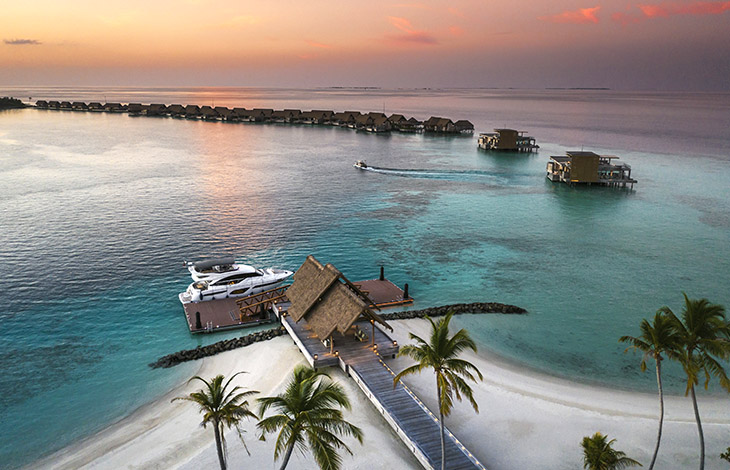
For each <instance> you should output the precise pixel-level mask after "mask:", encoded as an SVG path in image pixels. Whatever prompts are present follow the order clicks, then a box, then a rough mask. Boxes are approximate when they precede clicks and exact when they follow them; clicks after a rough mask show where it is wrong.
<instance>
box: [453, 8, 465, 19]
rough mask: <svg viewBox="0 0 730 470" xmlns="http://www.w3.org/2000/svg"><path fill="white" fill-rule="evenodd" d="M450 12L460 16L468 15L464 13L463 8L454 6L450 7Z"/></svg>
mask: <svg viewBox="0 0 730 470" xmlns="http://www.w3.org/2000/svg"><path fill="white" fill-rule="evenodd" d="M449 13H451V14H452V15H454V16H458V17H459V18H466V16H465V15H464V13H462V11H461V10H458V9H456V8H454V7H449Z"/></svg>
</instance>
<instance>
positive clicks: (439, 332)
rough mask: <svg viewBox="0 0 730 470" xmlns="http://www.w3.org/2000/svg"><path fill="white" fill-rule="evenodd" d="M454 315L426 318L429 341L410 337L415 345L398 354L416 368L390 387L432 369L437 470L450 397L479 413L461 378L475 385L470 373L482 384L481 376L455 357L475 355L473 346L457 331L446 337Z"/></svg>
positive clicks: (443, 448) (443, 457) (443, 452)
mask: <svg viewBox="0 0 730 470" xmlns="http://www.w3.org/2000/svg"><path fill="white" fill-rule="evenodd" d="M453 314H454V312H449V313H448V314H447V315H446V316H445V317H443V318H441V319H440V320H439V321H438V323H434V321H433V320H432V319H431V318H430V317H428V316H426V319H427V320H428V321H429V322H430V323H431V337H430V338H429V341H425V340H423V339H422V338H420V337H418V336H416V335H414V334H413V333H410V335H409V336H410V338H411V339H413V340H415V341H416V344H415V345H413V344H409V345H406V346H403V347H402V348H401V349H400V351H399V352H398V355H399V356H409V357H411V358H412V359H414V360H415V361H416V364H414V365H412V366H410V367H407V368H405V369H404V370H403V371H401V373H400V374H398V375H396V376H395V378H394V379H393V386H394V387H395V386H396V385H397V384H398V381H399V380H400V379H401V377H403V376H405V375H408V374H415V373H416V372H421V371H422V370H424V369H433V370H434V372H435V373H436V393H437V396H438V403H439V418H440V420H439V422H440V424H441V470H444V469H445V468H446V444H445V442H444V416H449V414H450V413H451V408H452V407H453V405H454V396H456V399H457V400H459V401H461V396H462V395H463V396H465V397H466V398H467V399H468V400H469V402H470V403H471V406H472V407H474V411H476V412H477V413H479V406H478V405H477V402H476V401H474V397H473V396H472V390H471V387H469V385H468V384H467V383H466V380H464V378H462V376H463V377H465V378H467V379H469V380H471V381H472V382H476V378H475V377H474V375H473V374H472V372H471V371H474V373H476V375H477V376H478V377H479V380H482V378H483V377H482V373H481V372H479V369H477V368H476V366H474V364H472V363H470V362H468V361H465V360H463V359H459V358H458V357H457V356H458V355H459V353H461V352H462V351H463V350H465V349H467V348H468V349H471V350H472V351H474V352H476V350H477V346H476V344H474V341H472V339H471V337H469V333H468V332H467V331H466V330H464V329H461V330H459V331H458V332H457V333H456V334H455V335H454V336H451V337H449V322H450V321H451V317H452V316H453Z"/></svg>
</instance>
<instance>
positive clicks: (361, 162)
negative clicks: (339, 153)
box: [352, 160, 368, 170]
mask: <svg viewBox="0 0 730 470" xmlns="http://www.w3.org/2000/svg"><path fill="white" fill-rule="evenodd" d="M352 166H354V167H355V168H360V169H361V170H364V169H366V168H367V167H368V164H367V163H365V160H358V161H356V162H355V164H354V165H352Z"/></svg>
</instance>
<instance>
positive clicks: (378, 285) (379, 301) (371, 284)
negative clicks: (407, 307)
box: [353, 279, 413, 307]
mask: <svg viewBox="0 0 730 470" xmlns="http://www.w3.org/2000/svg"><path fill="white" fill-rule="evenodd" d="M353 284H355V285H356V286H357V287H358V289H360V290H361V291H362V292H363V293H364V294H366V295H367V296H368V297H370V299H372V301H373V302H375V306H376V307H395V306H396V305H404V304H409V303H413V299H412V298H410V297H405V292H404V291H403V289H401V288H400V287H398V286H396V285H395V284H393V283H392V282H390V281H389V280H387V279H384V280H382V281H381V280H380V279H368V280H367V281H356V282H353Z"/></svg>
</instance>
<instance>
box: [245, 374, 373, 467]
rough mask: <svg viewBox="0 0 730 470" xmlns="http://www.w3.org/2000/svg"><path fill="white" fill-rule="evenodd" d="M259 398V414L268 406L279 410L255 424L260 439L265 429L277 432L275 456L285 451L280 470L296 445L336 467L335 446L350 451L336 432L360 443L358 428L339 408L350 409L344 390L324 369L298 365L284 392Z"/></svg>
mask: <svg viewBox="0 0 730 470" xmlns="http://www.w3.org/2000/svg"><path fill="white" fill-rule="evenodd" d="M258 402H259V414H260V415H261V417H262V418H263V416H264V414H265V413H266V411H267V410H269V409H270V408H273V409H274V410H276V412H277V413H278V414H275V415H272V416H269V417H267V418H263V419H261V421H259V423H258V425H257V427H258V428H259V429H260V430H261V439H262V440H263V439H264V437H265V435H266V434H267V433H273V432H277V431H278V432H279V434H278V436H277V438H276V447H275V448H274V460H278V459H279V457H280V456H281V455H282V453H283V454H284V460H283V462H282V464H281V470H284V468H286V465H287V463H288V462H289V458H290V457H291V454H292V451H293V450H294V448H295V447H296V448H297V449H298V450H299V451H300V452H302V453H304V452H306V450H307V449H308V448H309V449H310V450H311V451H312V454H314V460H315V461H316V462H317V465H319V467H320V468H321V469H323V470H337V469H339V468H340V466H341V464H342V459H341V458H340V456H339V455H338V454H337V449H345V450H346V451H347V452H348V453H350V455H352V451H351V450H350V448H349V447H347V445H345V443H344V442H342V441H341V440H340V439H339V437H337V435H338V434H343V435H351V436H354V437H355V438H356V439H357V440H358V441H359V442H360V443H362V431H361V430H360V428H358V427H357V426H354V425H352V424H350V423H348V422H347V421H345V419H344V418H343V416H342V411H341V410H340V409H338V408H345V409H348V410H349V409H350V401H349V400H348V398H347V395H346V394H345V391H344V390H343V388H342V387H341V386H340V385H338V384H336V383H334V382H332V381H331V380H330V377H329V376H328V375H327V374H326V373H324V372H318V371H315V370H313V369H310V368H308V367H305V366H298V367H297V368H296V369H294V372H293V374H292V378H291V380H290V381H289V384H288V385H287V387H286V390H285V391H284V393H282V394H279V395H277V396H275V397H263V398H259V399H258Z"/></svg>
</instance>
